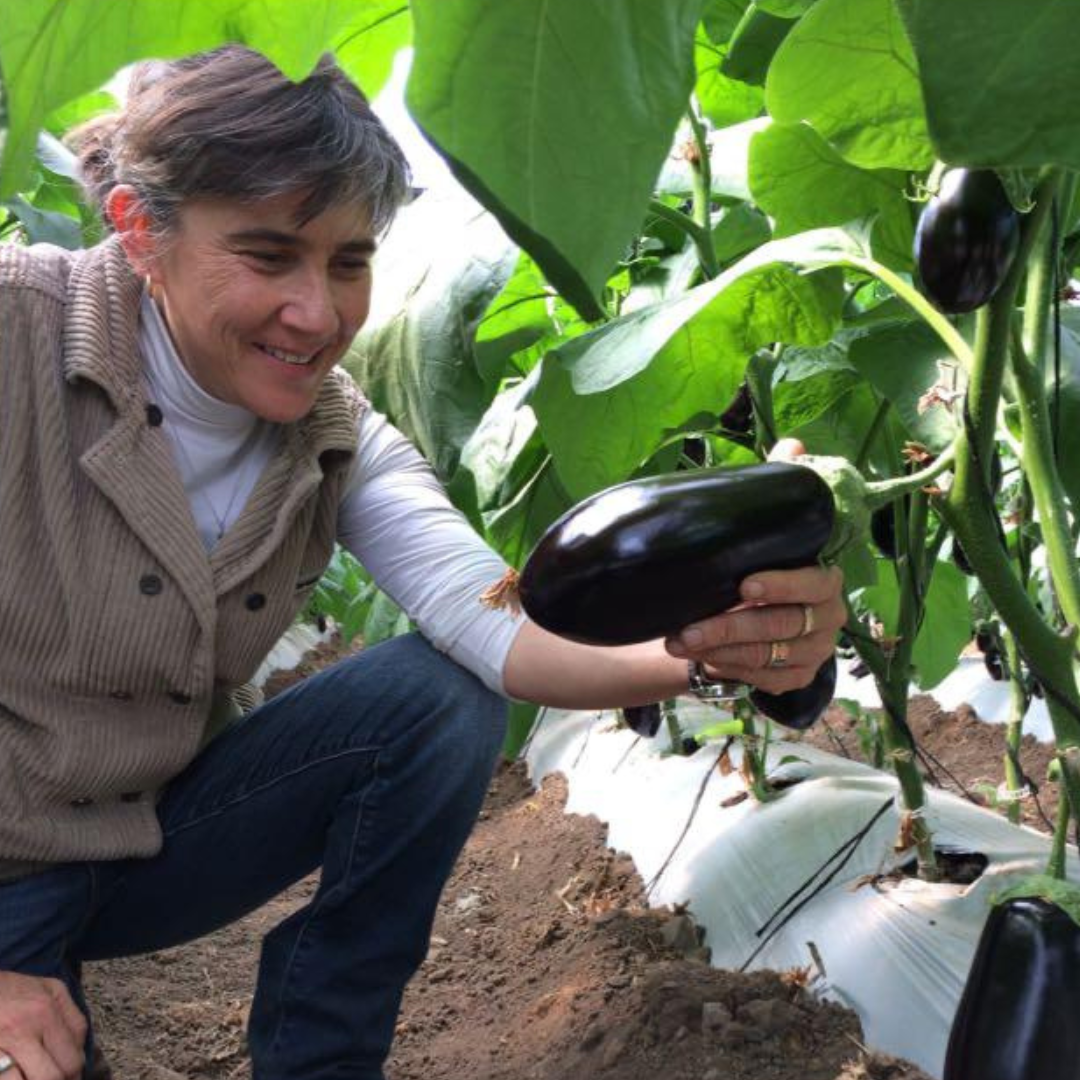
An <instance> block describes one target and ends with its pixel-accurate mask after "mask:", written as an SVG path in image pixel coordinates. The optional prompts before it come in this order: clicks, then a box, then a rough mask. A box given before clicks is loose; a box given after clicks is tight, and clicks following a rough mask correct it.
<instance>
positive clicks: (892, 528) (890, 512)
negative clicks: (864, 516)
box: [870, 503, 896, 561]
mask: <svg viewBox="0 0 1080 1080" xmlns="http://www.w3.org/2000/svg"><path fill="white" fill-rule="evenodd" d="M870 537H871V539H872V540H873V541H874V545H875V546H876V547H877V549H878V551H880V552H881V554H882V555H884V556H885V558H886V559H892V560H894V561H895V560H896V510H895V509H894V507H893V504H892V503H886V504H885V505H884V506H879V507H878V508H877V509H876V510H875V511H874V512H873V513H872V514H871V515H870Z"/></svg>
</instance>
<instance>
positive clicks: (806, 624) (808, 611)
mask: <svg viewBox="0 0 1080 1080" xmlns="http://www.w3.org/2000/svg"><path fill="white" fill-rule="evenodd" d="M813 632H814V605H813V604H803V606H802V629H801V630H800V631H799V637H806V635H807V634H812V633H813Z"/></svg>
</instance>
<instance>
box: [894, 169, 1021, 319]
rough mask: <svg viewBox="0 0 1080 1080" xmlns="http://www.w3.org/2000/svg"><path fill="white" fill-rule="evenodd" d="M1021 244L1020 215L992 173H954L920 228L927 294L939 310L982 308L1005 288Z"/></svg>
mask: <svg viewBox="0 0 1080 1080" xmlns="http://www.w3.org/2000/svg"><path fill="white" fill-rule="evenodd" d="M1019 245H1020V215H1019V214H1018V213H1017V212H1016V210H1015V209H1014V208H1013V205H1012V203H1011V202H1009V197H1008V195H1006V193H1005V188H1004V187H1003V186H1002V184H1001V181H1000V180H999V179H998V178H997V176H996V175H995V174H994V172H993V171H992V170H989V169H952V170H950V171H949V172H947V173H945V175H944V176H943V177H942V180H941V187H940V190H939V191H938V194H937V195H935V196H934V197H933V198H932V199H930V201H929V202H928V203H927V204H926V206H925V207H924V208H923V211H922V214H921V215H920V217H919V224H918V226H917V228H916V230H915V261H916V263H917V264H918V268H919V276H920V278H921V279H922V291H923V293H924V294H925V295H926V296H927V297H928V298H929V300H930V301H931V302H932V303H933V305H934V306H935V307H936V308H938V309H939V310H940V311H944V312H946V313H947V314H950V315H959V314H961V313H963V312H966V311H974V310H975V309H976V308H978V307H982V305H983V304H985V303H986V302H987V301H988V300H990V298H991V297H992V296H993V295H994V293H996V292H997V290H998V289H999V288H1000V287H1001V283H1002V282H1003V281H1004V280H1005V276H1006V275H1007V274H1008V272H1009V269H1010V267H1011V266H1012V263H1013V259H1014V258H1015V257H1016V251H1017V248H1018V247H1019Z"/></svg>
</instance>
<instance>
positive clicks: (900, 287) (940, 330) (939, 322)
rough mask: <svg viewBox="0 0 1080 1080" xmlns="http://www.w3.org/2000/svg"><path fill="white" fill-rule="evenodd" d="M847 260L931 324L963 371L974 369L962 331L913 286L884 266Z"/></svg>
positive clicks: (868, 261) (860, 260)
mask: <svg viewBox="0 0 1080 1080" xmlns="http://www.w3.org/2000/svg"><path fill="white" fill-rule="evenodd" d="M845 261H846V262H847V264H848V265H849V266H852V267H855V268H856V269H859V270H862V271H864V272H865V273H867V274H870V275H871V276H872V277H876V278H877V279H878V280H879V281H881V282H884V283H885V284H886V285H888V286H889V288H890V289H892V290H893V292H895V293H896V295H897V296H898V297H900V299H901V300H903V301H904V303H906V304H907V305H908V307H910V308H911V309H912V310H914V311H915V312H916V313H917V314H919V315H921V316H922V318H923V319H924V320H925V321H926V322H927V323H929V325H930V326H931V327H932V328H933V329H934V331H935V332H936V333H937V335H938V337H940V338H941V340H942V341H943V342H944V343H945V344H946V345H947V346H948V349H949V352H951V353H952V354H953V356H955V357H956V359H957V360H959V361H960V363H961V364H962V365H963V367H964V369H965V370H970V369H971V363H972V351H971V346H970V345H968V343H967V342H966V341H965V340H964V339H963V337H962V336H961V334H960V331H959V330H957V329H956V327H955V326H953V324H952V323H951V322H949V320H948V318H947V317H946V316H944V315H942V314H941V312H940V311H938V309H937V308H936V307H934V305H933V304H931V303H930V301H929V300H927V299H926V297H925V296H923V295H922V293H920V292H919V290H918V289H916V288H915V286H914V285H912V284H911V283H910V282H908V281H905V280H904V279H903V278H902V277H900V275H899V274H895V273H893V271H892V270H890V269H889V268H888V267H887V266H882V265H881V264H880V263H876V262H872V261H870V260H866V259H860V258H858V257H855V256H849V257H848V258H847V259H846V260H845Z"/></svg>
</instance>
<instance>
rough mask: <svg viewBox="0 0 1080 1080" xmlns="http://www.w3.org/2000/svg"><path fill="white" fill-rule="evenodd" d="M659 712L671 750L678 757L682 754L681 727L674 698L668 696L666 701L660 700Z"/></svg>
mask: <svg viewBox="0 0 1080 1080" xmlns="http://www.w3.org/2000/svg"><path fill="white" fill-rule="evenodd" d="M660 714H661V715H662V716H663V718H664V724H665V726H666V727H667V733H668V738H669V739H670V740H671V752H672V753H673V754H678V755H679V756H680V757H681V756H683V755H684V751H683V735H682V728H681V727H679V716H678V713H676V711H675V700H674V698H668V699H667V700H666V701H661V702H660Z"/></svg>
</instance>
